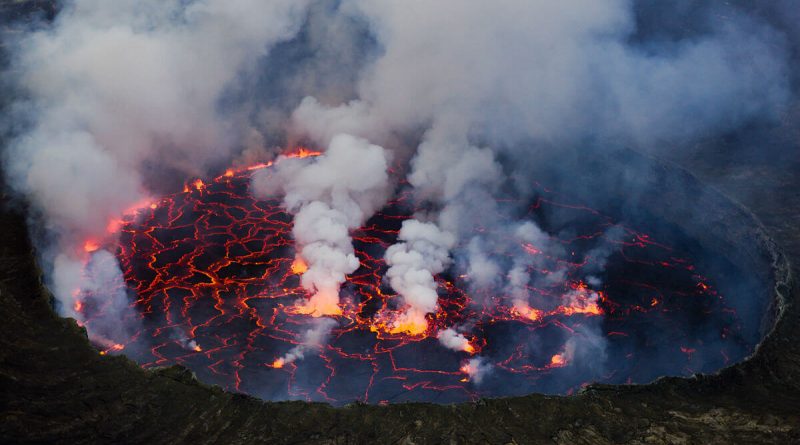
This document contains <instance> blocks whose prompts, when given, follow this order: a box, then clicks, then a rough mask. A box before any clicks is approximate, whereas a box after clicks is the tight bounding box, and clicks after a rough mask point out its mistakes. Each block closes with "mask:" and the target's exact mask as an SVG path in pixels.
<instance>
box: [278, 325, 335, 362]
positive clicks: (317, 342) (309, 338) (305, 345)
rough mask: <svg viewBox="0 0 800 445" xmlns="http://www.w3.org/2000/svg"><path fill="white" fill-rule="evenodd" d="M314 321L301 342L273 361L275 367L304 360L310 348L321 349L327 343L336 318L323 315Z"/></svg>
mask: <svg viewBox="0 0 800 445" xmlns="http://www.w3.org/2000/svg"><path fill="white" fill-rule="evenodd" d="M312 323H313V325H312V327H311V328H310V329H308V330H306V331H305V332H304V333H303V336H302V338H301V340H300V344H298V345H297V346H295V347H294V348H292V349H290V350H289V352H287V353H286V354H284V355H283V356H281V357H280V358H278V359H276V360H275V361H274V362H272V366H273V367H275V368H282V367H283V366H285V365H287V364H289V363H293V362H296V361H298V360H302V359H303V358H304V357H305V354H306V353H307V352H308V351H309V350H314V349H320V348H322V347H323V346H324V345H325V343H327V341H328V336H330V334H331V330H333V328H334V327H336V320H333V319H331V318H327V317H321V318H316V319H314V320H313V322H312Z"/></svg>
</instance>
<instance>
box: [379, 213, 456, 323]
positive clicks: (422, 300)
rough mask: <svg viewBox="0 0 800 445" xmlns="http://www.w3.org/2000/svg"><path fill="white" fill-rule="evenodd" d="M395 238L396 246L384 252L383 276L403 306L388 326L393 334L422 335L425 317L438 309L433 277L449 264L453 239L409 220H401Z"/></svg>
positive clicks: (437, 229) (420, 223)
mask: <svg viewBox="0 0 800 445" xmlns="http://www.w3.org/2000/svg"><path fill="white" fill-rule="evenodd" d="M397 238H398V243H397V244H394V245H392V246H390V247H389V248H388V249H387V250H386V254H385V259H386V264H387V265H388V266H389V269H388V270H387V272H386V277H387V278H388V279H389V284H390V285H391V286H392V289H394V290H395V291H396V292H397V293H398V294H400V296H402V298H403V303H404V304H405V307H404V308H402V313H401V314H400V315H398V316H396V317H395V318H394V319H393V320H392V321H391V326H390V327H391V330H392V331H395V332H408V333H412V334H421V333H423V332H425V330H426V329H427V327H428V321H427V320H426V319H425V315H426V314H429V313H432V312H436V309H437V308H438V300H439V296H438V294H437V293H436V287H437V285H436V281H435V280H434V275H436V274H438V273H441V272H443V271H444V270H445V269H446V268H447V267H448V266H449V265H450V262H451V259H450V255H449V252H450V249H451V248H452V247H453V245H454V244H455V237H454V236H453V235H452V234H451V233H449V232H443V231H442V230H440V229H439V228H438V227H437V226H436V225H435V224H432V223H422V222H419V221H417V220H414V219H409V220H406V221H403V225H402V227H401V228H400V233H399V235H398V237H397Z"/></svg>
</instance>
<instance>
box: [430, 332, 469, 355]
mask: <svg viewBox="0 0 800 445" xmlns="http://www.w3.org/2000/svg"><path fill="white" fill-rule="evenodd" d="M437 338H438V339H439V343H441V344H442V345H443V346H444V347H445V348H448V349H452V350H454V351H464V352H469V353H472V352H473V351H474V347H473V346H472V345H471V344H470V343H469V340H467V338H466V337H464V334H462V333H460V332H458V331H456V330H455V329H453V328H447V329H443V330H441V331H439V334H437Z"/></svg>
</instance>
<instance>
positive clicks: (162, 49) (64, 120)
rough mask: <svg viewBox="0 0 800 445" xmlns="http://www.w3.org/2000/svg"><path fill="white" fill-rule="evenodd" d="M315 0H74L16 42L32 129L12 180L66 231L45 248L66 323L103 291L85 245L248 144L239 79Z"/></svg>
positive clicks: (13, 154)
mask: <svg viewBox="0 0 800 445" xmlns="http://www.w3.org/2000/svg"><path fill="white" fill-rule="evenodd" d="M307 3H308V2H306V1H295V0H286V1H276V2H267V3H265V2H259V1H253V0H236V1H227V0H226V1H219V0H206V1H196V2H185V1H179V0H169V1H160V0H146V1H138V0H122V1H117V2H103V1H97V0H75V1H71V2H66V3H65V4H64V6H63V8H62V11H61V12H60V13H59V15H58V16H57V18H56V20H55V22H54V23H53V24H52V25H50V26H47V27H45V28H44V29H40V30H34V31H32V32H30V33H28V34H25V35H24V37H22V38H21V39H20V41H19V42H17V44H18V49H17V51H16V53H15V60H14V61H13V64H14V73H15V74H16V75H17V82H18V86H19V87H20V88H21V89H22V90H23V91H24V94H25V95H26V96H27V97H28V98H29V99H28V100H26V101H24V102H20V103H17V104H16V107H15V110H14V113H15V117H16V118H18V119H21V120H24V121H26V125H27V129H26V130H24V131H22V132H21V133H20V134H19V136H18V137H17V138H16V139H15V140H14V141H13V142H12V143H11V145H10V147H8V148H7V150H6V152H5V153H4V170H5V173H6V175H7V178H8V182H9V184H11V186H12V187H14V188H15V189H16V190H17V191H19V192H21V193H23V194H25V195H26V196H27V197H28V198H29V200H30V202H31V203H32V204H33V206H34V208H35V210H36V211H38V212H40V213H41V215H42V217H43V219H44V223H45V224H46V226H47V228H48V229H50V230H52V231H53V232H56V233H57V238H58V239H57V240H56V241H55V242H54V244H55V245H44V246H40V250H41V254H42V256H43V258H42V259H43V262H44V265H45V268H46V270H47V272H48V274H47V277H48V281H49V282H50V283H51V288H52V289H53V290H54V292H55V294H56V297H57V298H58V300H59V301H61V302H62V303H63V308H65V309H63V311H64V313H65V314H68V315H72V316H77V317H78V318H79V319H82V316H81V314H80V313H79V312H75V311H74V310H72V309H66V308H72V307H74V304H73V303H74V302H73V301H72V300H73V294H75V292H76V291H77V290H79V289H94V288H99V284H100V282H92V281H91V280H92V277H91V275H88V274H82V273H81V270H82V268H83V267H82V265H83V264H84V263H85V262H86V260H87V254H86V253H85V252H84V251H83V249H81V247H80V246H82V245H83V243H84V241H85V240H86V239H89V238H93V239H95V240H101V239H104V238H105V237H107V235H108V234H107V233H106V226H107V224H108V222H109V221H110V220H112V219H115V218H118V217H119V215H120V214H121V213H122V212H123V211H124V210H125V209H128V208H130V207H131V206H134V205H135V204H137V203H139V202H141V201H142V200H144V199H146V197H147V196H148V195H149V194H150V192H149V191H148V190H149V187H151V186H157V185H158V183H161V182H166V181H165V180H164V178H166V177H175V176H178V177H184V178H186V177H188V176H189V175H197V174H201V173H203V172H204V171H205V169H206V168H208V167H209V166H210V165H211V164H212V163H214V162H217V161H220V160H224V159H226V158H229V157H230V156H231V153H232V152H233V149H234V148H236V147H237V144H240V143H241V142H242V139H243V135H242V134H238V133H237V132H236V131H234V130H236V127H237V123H236V122H235V117H232V118H229V117H226V116H223V115H220V114H219V113H218V112H217V108H218V107H217V103H218V101H219V100H220V98H221V97H222V95H223V94H224V92H225V90H226V88H227V87H228V85H229V84H230V83H231V82H233V81H235V80H236V79H237V75H238V73H239V72H241V70H243V69H244V68H246V66H247V65H248V64H251V63H253V62H254V61H255V60H256V59H257V58H258V57H259V56H261V55H263V54H265V53H266V52H267V51H268V50H269V48H270V47H271V46H272V45H274V44H275V43H277V42H279V41H281V40H285V39H288V38H290V37H291V36H293V35H294V34H295V33H296V32H297V30H298V29H299V27H300V25H301V24H302V19H303V11H304V9H305V7H306V4H307ZM165 173H169V174H165ZM174 173H178V175H175V174H174ZM117 269H118V268H117ZM109 270H110V269H109ZM119 279H120V280H121V278H119ZM76 295H77V294H76ZM108 298H110V299H113V300H114V301H116V300H117V298H118V297H117V296H113V295H109V296H108ZM118 315H119V314H118V313H117V312H116V311H112V312H110V313H109V316H110V317H117V316H118ZM109 322H113V320H110V321H109ZM96 333H97V332H96V331H95V332H90V334H93V335H94V334H96Z"/></svg>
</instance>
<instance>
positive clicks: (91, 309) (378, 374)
mask: <svg viewBox="0 0 800 445" xmlns="http://www.w3.org/2000/svg"><path fill="white" fill-rule="evenodd" d="M314 154H315V153H311V152H301V153H300V155H302V156H308V155H314ZM269 168H270V165H269V164H259V165H254V166H251V167H248V168H244V169H238V170H228V171H226V172H225V173H224V174H222V175H220V176H219V177H216V178H213V179H211V180H207V181H204V180H201V179H197V180H194V181H191V182H189V183H187V185H186V187H185V188H184V190H183V191H181V192H179V193H175V194H172V195H168V196H164V197H163V198H161V199H160V200H158V201H156V202H151V203H147V204H144V205H142V206H141V208H138V209H136V210H134V211H132V212H130V213H129V214H126V215H125V216H124V217H123V218H122V219H120V220H119V221H115V222H112V224H111V225H110V227H109V229H110V230H112V231H115V232H117V233H118V235H119V236H118V241H117V245H116V246H104V247H106V248H109V249H110V250H111V251H115V252H116V256H117V259H118V260H119V262H120V264H121V265H122V268H123V273H124V278H125V282H124V283H120V286H122V287H123V288H124V291H125V292H127V293H128V294H129V296H130V297H131V301H133V303H132V304H133V306H134V308H135V309H136V310H135V311H130V312H131V313H134V314H136V316H137V317H138V318H139V319H138V320H137V325H138V326H140V327H141V328H140V329H139V331H138V332H136V333H134V334H133V335H131V336H130V338H129V339H128V340H127V341H125V342H118V343H113V344H101V345H98V347H100V348H101V353H103V354H105V353H124V354H126V355H128V356H129V357H131V358H133V359H135V360H136V361H137V362H138V363H140V364H141V365H142V366H143V367H146V368H150V367H156V366H168V365H172V364H181V365H183V366H186V367H187V368H189V369H191V370H192V371H193V372H195V373H196V375H197V377H198V378H199V379H200V380H201V381H203V382H207V383H211V384H216V385H220V386H222V387H224V388H226V389H228V390H233V391H239V392H243V393H247V394H251V395H254V396H257V397H260V398H263V399H267V400H287V399H302V400H312V401H325V402H329V403H332V404H344V403H348V402H353V401H362V402H366V403H394V402H401V401H429V402H439V403H449V402H458V401H467V400H475V399H477V398H480V397H497V396H510V395H523V394H528V393H532V392H543V393H551V394H570V393H572V392H574V391H575V390H577V389H580V388H581V386H583V385H585V384H587V383H590V382H606V383H646V382H649V381H651V380H653V379H654V378H657V377H659V376H662V375H691V374H693V373H696V372H713V371H715V370H717V369H720V368H722V367H724V366H726V365H728V364H732V363H734V362H735V361H738V360H741V359H742V358H744V357H746V356H747V355H748V354H750V353H751V352H752V350H753V348H754V346H755V343H756V342H757V341H758V339H759V338H760V337H758V335H760V334H753V333H752V331H753V330H752V329H750V328H749V327H748V326H749V325H750V324H751V323H750V322H749V321H746V320H745V321H743V320H742V317H741V315H740V311H741V309H740V305H739V304H738V303H731V299H730V298H729V297H728V295H729V293H737V292H739V293H742V292H744V293H746V292H748V289H749V288H748V287H747V286H740V285H738V284H736V285H732V284H731V283H732V282H734V281H736V280H737V277H738V276H740V275H741V271H740V270H739V269H737V268H736V266H734V265H733V264H731V263H730V262H728V261H726V260H724V259H722V258H721V257H719V258H717V257H716V256H714V255H708V254H707V253H706V252H705V251H704V248H703V246H702V245H701V243H698V242H697V241H696V240H695V239H694V238H692V237H691V236H690V235H688V234H687V233H684V232H683V231H681V230H680V228H677V227H675V225H674V224H669V223H666V222H658V221H656V220H654V219H650V220H648V221H647V222H646V223H647V224H650V227H644V228H642V227H640V224H643V223H642V221H634V222H632V223H629V222H628V221H624V220H621V219H619V218H615V217H614V216H612V215H609V214H606V213H604V212H602V211H600V210H597V209H595V208H592V207H589V206H587V205H585V204H583V203H582V202H579V201H578V200H576V199H575V198H570V197H569V195H567V194H561V193H557V192H555V191H553V190H551V189H549V188H547V187H546V186H544V185H542V184H540V183H537V182H532V183H531V184H530V190H531V193H530V194H529V196H532V198H530V199H529V200H526V201H525V202H520V203H518V204H519V207H520V208H525V209H527V213H526V214H525V215H523V217H524V218H527V219H529V220H530V221H535V222H536V223H537V224H538V225H539V227H542V228H543V229H544V230H545V231H546V233H547V234H548V237H549V240H548V242H550V243H553V244H554V245H558V246H561V250H562V251H563V252H565V255H560V256H553V255H551V253H550V252H548V250H546V249H544V248H543V247H542V246H537V245H534V244H530V243H528V244H525V245H523V246H521V247H522V248H523V249H524V251H525V252H526V253H527V255H531V256H534V257H541V258H542V261H538V262H536V264H540V265H541V267H538V268H537V267H530V268H529V270H528V271H527V272H528V273H529V274H531V276H533V277H538V278H540V279H536V280H533V281H532V282H535V283H537V284H536V285H531V286H528V287H527V288H526V291H527V292H528V293H529V294H530V295H531V296H532V297H531V298H530V299H529V300H526V302H520V301H519V300H515V299H512V298H510V297H509V296H507V295H502V294H496V293H494V292H490V291H482V290H480V289H477V290H475V289H472V290H468V289H469V287H468V286H467V284H466V279H467V278H468V277H465V276H459V275H456V273H455V272H454V270H455V269H454V268H451V269H450V270H448V271H445V272H444V273H442V274H440V275H438V276H437V277H436V281H437V283H438V294H439V309H438V311H437V312H436V313H430V314H427V315H426V319H427V325H425V326H398V325H397V324H394V323H392V318H391V317H392V314H396V313H397V310H398V307H399V305H400V304H401V303H400V300H399V297H398V296H397V295H395V294H394V293H393V292H392V291H391V288H390V287H389V286H388V285H387V284H386V283H385V282H384V278H383V277H384V275H385V272H386V269H387V265H386V264H385V261H384V259H383V254H384V252H385V251H386V249H387V248H388V246H390V245H392V244H394V243H395V241H396V240H397V235H398V231H399V229H400V226H401V224H402V222H403V221H404V220H406V219H408V218H410V217H411V215H412V214H413V213H414V211H415V208H414V205H415V204H414V203H413V202H412V200H411V198H410V196H409V195H408V194H407V193H406V192H405V189H404V188H403V187H402V185H401V187H400V188H399V189H398V192H397V193H396V194H395V196H394V197H393V199H392V200H391V201H390V202H389V203H388V204H387V205H386V206H385V207H384V208H383V209H382V210H381V211H380V212H378V213H377V214H376V215H374V216H373V217H372V218H371V219H369V220H368V221H367V223H366V224H365V225H364V226H363V227H361V228H359V229H357V230H355V231H354V233H353V234H352V235H353V240H354V246H355V250H356V254H357V256H358V259H359V260H360V268H359V269H358V270H357V271H356V272H355V273H353V274H352V275H350V276H349V277H348V279H347V282H346V283H345V285H344V286H343V287H342V289H341V303H340V307H339V311H338V312H339V314H338V315H334V316H330V317H322V318H319V317H317V318H315V317H312V316H310V315H307V314H303V313H302V311H300V310H298V307H299V306H298V302H302V301H304V300H305V299H307V298H308V297H309V296H308V294H307V292H306V291H305V290H304V289H303V288H302V287H301V286H300V280H299V276H300V275H301V274H302V273H303V272H304V271H305V270H306V267H307V266H306V264H304V263H303V261H302V259H300V258H298V257H296V255H295V250H294V242H293V239H292V236H291V229H292V216H291V215H290V214H289V213H287V211H286V210H285V209H283V208H282V207H281V202H280V201H279V200H270V199H266V200H259V199H256V198H254V197H253V196H252V195H251V193H250V191H249V186H250V179H251V176H252V174H253V173H254V172H255V171H258V170H261V169H269ZM565 228H568V229H565ZM476 230H486V229H482V228H476ZM612 234H613V235H612ZM101 244H102V243H99V242H97V241H94V240H87V242H86V245H85V249H86V250H87V252H91V251H95V250H97V249H98V248H100V247H101ZM600 245H606V246H611V247H610V249H609V252H608V254H607V258H603V259H598V258H597V257H596V256H595V255H592V252H595V251H596V249H597V247H598V246H600ZM598 261H602V262H604V263H606V264H604V265H603V266H602V267H598V265H597V264H595V262H598ZM556 270H558V271H559V272H558V273H556ZM590 270H591V271H599V272H593V273H591V274H589V273H587V271H590ZM707 274H708V275H707ZM595 275H597V276H595ZM587 277H588V278H587ZM722 288H724V291H723V290H722ZM737 300H738V297H737ZM75 309H76V311H78V312H81V313H82V314H83V315H84V316H85V325H86V327H87V329H88V330H89V331H90V332H92V329H93V327H92V324H93V318H95V316H96V315H97V314H100V313H102V312H103V311H104V310H105V308H104V302H103V299H102V297H101V296H100V295H95V294H93V293H92V292H89V291H83V292H82V293H81V294H80V295H78V296H77V299H76V307H75ZM124 322H125V321H124V320H123V321H121V323H124ZM445 346H446V347H445Z"/></svg>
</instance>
